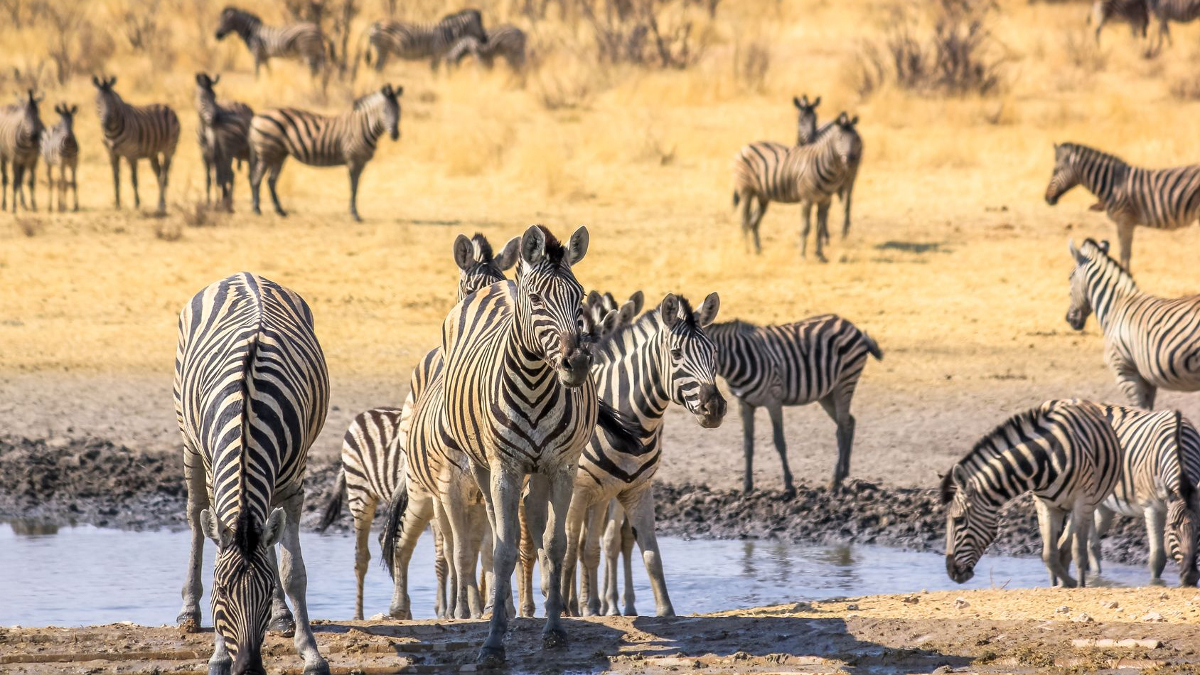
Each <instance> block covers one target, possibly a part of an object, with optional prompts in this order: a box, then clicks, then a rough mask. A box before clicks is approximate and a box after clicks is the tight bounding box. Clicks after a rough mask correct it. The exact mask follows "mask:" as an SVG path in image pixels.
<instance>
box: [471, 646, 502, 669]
mask: <svg viewBox="0 0 1200 675" xmlns="http://www.w3.org/2000/svg"><path fill="white" fill-rule="evenodd" d="M505 660H507V659H506V658H505V655H504V647H503V646H500V647H488V646H487V645H484V646H483V647H480V648H479V656H477V657H475V663H478V664H479V665H481V666H483V667H485V668H499V667H500V666H503V665H504V662H505Z"/></svg>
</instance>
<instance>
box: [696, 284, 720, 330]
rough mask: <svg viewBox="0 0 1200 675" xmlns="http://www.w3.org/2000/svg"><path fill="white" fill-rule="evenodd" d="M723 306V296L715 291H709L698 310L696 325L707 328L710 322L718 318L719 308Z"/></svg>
mask: <svg viewBox="0 0 1200 675" xmlns="http://www.w3.org/2000/svg"><path fill="white" fill-rule="evenodd" d="M720 308H721V296H719V295H717V294H716V293H715V292H713V293H709V294H708V297H707V298H705V299H704V303H703V304H701V305H700V309H698V310H696V325H698V326H700V327H701V328H707V327H708V325H709V324H711V323H712V322H713V321H716V320H717V310H719V309H720Z"/></svg>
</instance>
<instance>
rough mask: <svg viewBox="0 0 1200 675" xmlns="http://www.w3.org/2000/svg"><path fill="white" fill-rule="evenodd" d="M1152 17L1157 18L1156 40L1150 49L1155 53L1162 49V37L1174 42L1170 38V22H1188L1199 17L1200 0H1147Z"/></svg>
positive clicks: (1173, 42) (1171, 42)
mask: <svg viewBox="0 0 1200 675" xmlns="http://www.w3.org/2000/svg"><path fill="white" fill-rule="evenodd" d="M1147 2H1148V4H1149V5H1150V11H1151V12H1153V14H1154V18H1156V19H1158V40H1157V41H1156V43H1155V46H1154V47H1153V48H1152V49H1151V53H1152V54H1155V53H1157V52H1158V51H1159V50H1161V49H1162V44H1163V39H1164V38H1166V41H1167V42H1168V43H1170V44H1172V45H1173V44H1175V41H1174V40H1172V39H1171V28H1170V25H1169V24H1170V23H1171V22H1172V21H1174V22H1176V23H1190V22H1192V21H1195V20H1196V19H1200V0H1147Z"/></svg>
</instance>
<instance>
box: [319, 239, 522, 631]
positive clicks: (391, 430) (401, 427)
mask: <svg viewBox="0 0 1200 675" xmlns="http://www.w3.org/2000/svg"><path fill="white" fill-rule="evenodd" d="M519 242H520V239H516V238H514V239H512V240H511V241H510V242H508V245H506V246H505V247H504V250H503V251H501V252H500V255H498V256H493V254H492V247H491V244H490V243H489V242H488V240H487V238H485V237H484V236H483V235H482V234H476V235H475V236H474V237H472V238H470V239H468V238H467V237H465V236H463V235H459V237H458V238H457V239H456V240H455V241H454V262H455V263H456V264H457V265H458V268H459V281H458V300H459V301H461V300H462V299H463V298H465V297H466V296H468V295H470V294H471V293H474V292H475V291H477V290H479V289H481V288H485V287H487V286H489V285H491V284H493V283H496V282H497V281H503V280H504V270H506V269H508V268H509V267H512V266H513V265H514V264H515V263H516V257H517V244H518V243H519ZM441 370H442V358H441V350H440V349H433V350H431V351H429V353H427V354H426V355H425V357H424V358H423V359H421V361H420V362H418V364H417V367H416V368H415V369H414V370H413V374H412V378H411V386H410V388H409V393H408V397H407V398H406V399H405V401H404V407H403V408H402V409H400V408H374V409H372V410H367V411H366V412H363V413H361V414H359V415H358V416H357V417H355V418H354V421H353V422H352V423H351V425H350V428H349V430H347V431H346V437H345V439H344V440H343V442H342V468H341V470H340V471H339V472H338V478H337V486H336V487H335V489H334V492H333V495H332V496H331V498H330V500H329V502H328V503H327V505H326V507H325V512H324V516H323V517H322V521H321V527H320V528H319V529H321V530H324V529H325V528H327V527H328V526H329V525H330V524H332V523H333V521H334V520H335V519H336V518H337V517H338V515H339V513H340V511H341V506H342V494H343V492H344V493H345V495H346V499H347V503H348V504H349V507H350V514H351V516H352V517H353V519H354V534H355V564H354V572H355V575H356V576H357V579H358V586H357V594H356V596H355V609H354V618H355V619H361V618H363V606H362V605H363V598H362V596H363V580H364V578H365V577H366V573H367V564H368V563H369V562H370V559H371V552H370V549H369V548H368V544H367V538H368V534H369V533H370V530H371V522H372V521H373V520H374V518H375V511H376V508H377V507H378V505H379V503H380V502H384V503H385V504H386V503H388V502H390V501H391V500H392V497H393V495H394V494H396V491H397V490H398V489H405V490H408V488H407V487H406V486H405V471H406V466H405V465H406V462H405V449H406V447H407V443H406V439H407V437H408V435H409V428H410V427H411V425H412V415H413V405H414V402H415V401H416V400H417V398H418V397H420V395H421V393H422V392H423V391H424V389H425V388H426V385H427V384H428V382H429V381H430V380H431V379H432V378H433V377H434V376H436V375H438V374H440V373H441ZM472 480H473V479H472ZM409 492H411V490H409ZM412 501H413V499H412V497H411V496H410V497H409V502H410V505H411V503H412ZM410 508H411V506H410ZM424 529H425V524H424V523H423V524H422V525H421V527H420V530H419V531H418V532H416V534H417V535H419V534H420V531H421V530H424ZM444 534H448V533H443V535H444ZM414 540H415V538H414ZM409 555H411V551H410V552H409ZM384 562H385V563H388V564H389V569H391V570H393V577H394V579H395V581H396V584H395V590H394V594H393V596H392V604H391V607H390V609H389V614H390V615H391V616H392V617H394V618H399V619H409V618H412V613H411V610H410V608H409V599H408V591H407V588H404V587H403V586H402V585H401V581H402V580H403V579H405V578H406V576H401V575H397V574H395V571H394V563H393V562H392V561H390V560H387V559H385V561H384ZM443 598H444V593H442V592H439V593H438V601H439V604H440V603H441V602H442V601H443ZM439 609H440V610H441V611H439V612H438V613H439V616H440V615H442V614H444V613H445V609H444V608H439Z"/></svg>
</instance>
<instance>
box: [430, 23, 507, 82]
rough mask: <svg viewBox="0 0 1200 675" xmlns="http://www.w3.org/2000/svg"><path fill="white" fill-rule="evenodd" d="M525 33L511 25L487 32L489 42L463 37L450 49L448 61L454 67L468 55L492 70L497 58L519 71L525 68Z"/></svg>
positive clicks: (470, 36)
mask: <svg viewBox="0 0 1200 675" xmlns="http://www.w3.org/2000/svg"><path fill="white" fill-rule="evenodd" d="M526 41H527V39H526V36H525V31H523V30H521V29H520V28H517V27H516V26H513V25H511V24H504V25H502V26H497V27H495V28H493V29H492V30H489V31H488V32H487V41H486V42H484V41H481V40H479V39H478V38H476V37H475V36H473V35H467V36H465V37H462V38H460V39H459V40H458V42H456V43H455V44H454V46H453V47H451V48H450V50H449V52H448V53H447V54H446V60H447V61H449V62H450V63H452V64H454V65H458V64H459V63H460V62H462V60H463V58H465V57H466V56H467V55H468V54H470V55H471V56H473V57H475V60H476V61H478V62H480V63H482V64H483V65H484V66H485V67H487V68H491V67H492V66H494V65H495V63H496V58H497V57H500V58H503V59H504V60H505V61H507V62H508V67H509V68H512V69H513V70H516V71H519V70H522V69H523V68H525V43H526Z"/></svg>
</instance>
